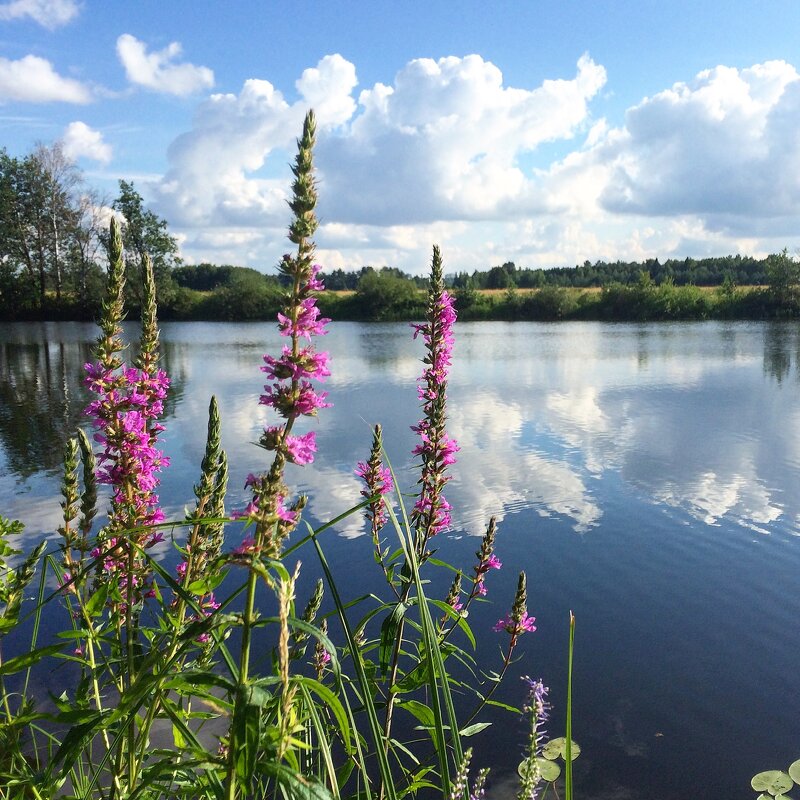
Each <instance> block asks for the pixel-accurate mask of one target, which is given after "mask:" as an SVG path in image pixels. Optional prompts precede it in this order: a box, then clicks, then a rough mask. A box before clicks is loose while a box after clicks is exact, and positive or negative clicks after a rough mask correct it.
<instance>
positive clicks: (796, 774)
mask: <svg viewBox="0 0 800 800" xmlns="http://www.w3.org/2000/svg"><path fill="white" fill-rule="evenodd" d="M789 777H790V778H791V779H792V780H793V781H794V782H795V783H800V758H798V759H797V761H795V762H794V764H791V765H790V766H789Z"/></svg>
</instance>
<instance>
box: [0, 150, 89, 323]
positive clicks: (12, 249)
mask: <svg viewBox="0 0 800 800" xmlns="http://www.w3.org/2000/svg"><path fill="white" fill-rule="evenodd" d="M83 188H84V185H83V176H82V175H81V173H80V171H79V170H78V168H77V166H76V165H75V163H74V162H73V161H71V160H70V159H69V158H67V157H66V156H65V155H64V152H63V149H62V147H61V144H60V143H59V142H56V144H54V145H52V146H51V147H48V146H46V145H43V144H39V145H37V146H36V148H35V149H34V151H33V152H32V153H30V154H29V155H27V156H25V157H24V158H12V157H11V156H9V155H8V153H7V152H6V151H5V150H2V151H0V259H1V260H2V262H3V265H4V271H5V273H6V278H7V280H9V281H12V282H15V283H16V286H17V288H18V289H21V290H22V293H23V294H24V295H25V296H26V298H27V301H28V303H29V304H31V305H35V306H38V307H39V308H43V307H44V306H45V302H46V297H47V292H48V290H53V291H54V292H55V296H56V301H57V302H58V301H60V300H61V298H62V293H63V292H64V290H65V288H67V287H66V280H67V277H68V276H69V274H70V272H71V267H72V259H73V257H74V253H75V243H76V239H77V238H80V237H81V236H83V237H84V238H86V235H87V233H86V231H85V230H84V226H85V225H86V220H85V217H86V210H85V208H84V205H85V203H86V202H87V201H86V196H85V194H84V192H83ZM84 249H85V248H84ZM87 255H88V252H87Z"/></svg>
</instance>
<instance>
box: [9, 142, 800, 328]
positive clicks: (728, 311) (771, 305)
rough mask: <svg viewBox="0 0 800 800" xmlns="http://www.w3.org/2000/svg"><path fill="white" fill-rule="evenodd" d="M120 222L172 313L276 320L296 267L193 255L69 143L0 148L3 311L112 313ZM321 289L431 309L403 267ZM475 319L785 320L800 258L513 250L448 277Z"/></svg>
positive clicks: (28, 315) (377, 303)
mask: <svg viewBox="0 0 800 800" xmlns="http://www.w3.org/2000/svg"><path fill="white" fill-rule="evenodd" d="M112 212H113V213H115V214H116V215H117V216H118V218H119V220H120V222H121V234H122V239H123V245H124V247H125V253H126V255H125V261H126V268H127V269H128V270H129V272H130V273H131V274H132V275H134V276H136V275H138V274H139V272H140V271H141V263H142V259H143V256H144V254H145V253H147V254H149V256H150V258H151V260H152V264H153V271H154V276H155V282H156V291H157V297H158V302H159V309H160V315H161V317H162V319H170V320H231V321H242V320H268V319H272V318H274V316H275V314H276V313H277V312H278V310H279V309H280V308H282V306H283V304H284V302H285V295H286V289H287V285H286V278H285V276H284V275H282V273H281V271H280V269H279V268H278V267H276V265H275V264H264V265H263V270H265V271H266V272H269V273H270V274H265V272H264V271H261V270H256V269H250V268H246V267H238V266H233V265H215V264H208V263H203V264H196V265H186V264H183V263H182V261H181V259H180V258H179V255H178V253H179V251H178V244H177V241H176V239H175V238H174V237H173V236H172V235H171V234H170V233H169V230H168V226H167V223H166V221H165V220H163V219H161V218H160V217H158V216H157V215H156V214H154V213H153V212H152V211H150V210H148V209H146V208H145V205H144V202H143V199H142V197H141V195H140V194H139V193H138V191H137V190H136V188H135V186H134V185H133V183H130V182H128V181H124V180H122V181H120V182H119V194H118V196H117V197H116V198H115V199H113V200H109V199H107V198H102V197H100V196H99V195H98V194H97V193H96V192H93V191H92V190H91V188H90V187H88V186H87V185H86V183H85V181H84V179H83V176H82V174H81V172H80V171H79V170H78V169H77V167H76V166H75V164H74V163H73V162H71V161H70V160H69V159H68V158H67V157H66V156H65V155H64V153H63V152H62V150H61V147H60V145H58V144H56V145H54V146H52V147H46V146H43V145H39V146H38V147H37V148H36V149H35V150H34V151H33V152H32V153H30V154H29V155H28V156H25V157H24V158H12V157H11V156H9V155H8V154H7V153H6V152H5V151H4V150H0V319H5V320H34V319H52V320H60V319H75V320H96V319H98V318H99V315H100V309H101V302H102V294H103V285H104V278H103V276H104V271H105V269H106V265H107V260H106V252H107V246H108V241H107V233H106V229H107V221H108V217H109V215H110V214H111V213H112ZM323 274H324V279H325V281H326V285H327V288H328V291H327V292H326V293H325V295H324V296H322V297H321V298H320V307H321V308H322V309H323V311H324V313H325V314H327V315H328V316H329V317H331V318H332V319H335V320H364V321H389V320H414V319H421V318H422V316H423V314H424V309H425V302H426V301H425V280H424V279H423V278H420V277H417V276H410V275H408V274H406V273H404V272H402V271H401V270H399V269H397V268H394V267H386V266H384V267H379V268H374V267H372V266H361V267H359V268H354V269H353V270H342V269H334V270H330V271H328V272H325V273H323ZM445 285H446V286H447V287H448V289H450V290H452V292H453V296H454V297H455V304H456V308H457V309H458V313H459V315H460V317H461V319H463V320H487V319H501V320H544V321H553V320H570V319H576V320H609V321H610V320H615V321H643V320H681V319H687V320H695V319H773V318H787V317H788V318H791V317H797V316H798V315H800V291H798V286H799V285H800V262H798V261H797V260H796V259H795V258H793V257H792V256H790V255H789V254H788V253H787V252H786V251H784V252H782V253H778V254H773V255H770V256H769V257H767V258H764V259H756V258H751V257H746V256H740V255H736V256H724V257H718V258H704V259H692V258H686V259H683V260H679V259H669V260H666V261H664V262H661V261H659V260H658V259H648V260H646V261H643V262H622V261H617V262H614V263H606V262H600V261H597V262H595V263H590V262H589V261H585V262H584V263H583V264H582V265H578V266H575V267H554V268H552V269H538V268H537V269H531V268H526V267H519V266H517V265H516V264H514V263H513V262H510V261H509V262H506V263H504V264H502V265H499V266H493V267H487V269H485V270H476V271H473V272H471V273H468V272H465V271H455V272H453V273H451V274H449V275H446V276H445ZM139 286H140V282H139V281H138V279H133V280H131V281H129V283H128V289H126V297H125V300H126V304H127V307H128V308H129V315H131V316H137V315H138V314H139V308H140V307H141V301H142V298H141V296H140V295H141V292H140V289H139Z"/></svg>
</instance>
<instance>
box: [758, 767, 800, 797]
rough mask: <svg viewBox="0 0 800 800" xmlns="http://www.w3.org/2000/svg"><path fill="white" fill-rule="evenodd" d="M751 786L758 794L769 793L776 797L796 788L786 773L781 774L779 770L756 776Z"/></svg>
mask: <svg viewBox="0 0 800 800" xmlns="http://www.w3.org/2000/svg"><path fill="white" fill-rule="evenodd" d="M750 785H751V786H752V787H753V788H754V789H755V790H756V791H757V792H768V793H769V794H771V795H772V796H773V797H774V796H775V795H779V794H783V793H784V792H788V791H789V789H791V788H792V786H794V781H793V780H792V779H791V778H790V777H789V776H788V775H787V774H786V773H785V772H781V771H780V770H778V769H770V770H767V771H766V772H759V773H758V775H754V776H753V780H751V781H750Z"/></svg>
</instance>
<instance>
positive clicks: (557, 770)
mask: <svg viewBox="0 0 800 800" xmlns="http://www.w3.org/2000/svg"><path fill="white" fill-rule="evenodd" d="M527 763H528V762H527V760H525V761H521V762H520V764H519V766H518V767H517V772H518V773H519V776H520V778H521V777H522V776H523V774H524V770H525V765H526V764H527ZM536 766H538V767H539V774H540V775H541V776H542V780H543V781H547V782H548V783H552V782H553V781H557V780H558V777H559V775H561V767H559V766H558V764H556V763H554V762H553V761H548V760H547V759H546V758H537V759H536Z"/></svg>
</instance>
